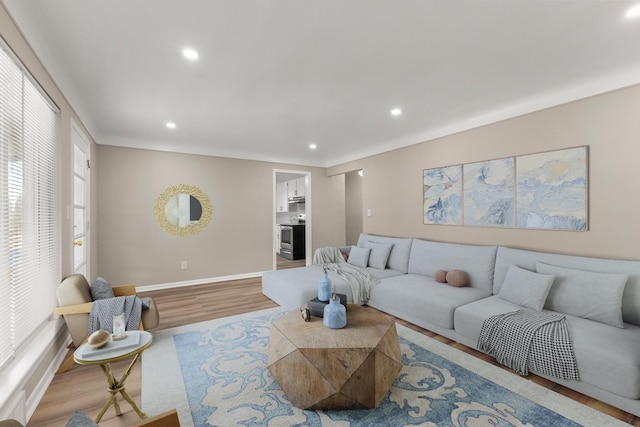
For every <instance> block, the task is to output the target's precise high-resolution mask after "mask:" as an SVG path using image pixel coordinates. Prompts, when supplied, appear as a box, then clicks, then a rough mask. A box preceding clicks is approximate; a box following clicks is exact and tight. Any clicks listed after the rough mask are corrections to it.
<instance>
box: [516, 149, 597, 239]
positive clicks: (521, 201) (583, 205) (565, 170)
mask: <svg viewBox="0 0 640 427" xmlns="http://www.w3.org/2000/svg"><path fill="white" fill-rule="evenodd" d="M516 212H517V214H516V226H517V227H519V228H541V229H561V230H577V231H584V230H586V229H587V147H577V148H570V149H566V150H558V151H550V152H546V153H539V154H530V155H526V156H518V157H516Z"/></svg>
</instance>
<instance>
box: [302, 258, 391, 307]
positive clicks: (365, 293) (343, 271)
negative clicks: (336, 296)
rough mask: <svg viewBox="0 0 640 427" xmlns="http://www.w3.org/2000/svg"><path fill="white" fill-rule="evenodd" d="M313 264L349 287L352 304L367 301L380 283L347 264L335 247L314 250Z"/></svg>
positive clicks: (361, 270) (363, 271)
mask: <svg viewBox="0 0 640 427" xmlns="http://www.w3.org/2000/svg"><path fill="white" fill-rule="evenodd" d="M313 264H314V265H316V266H318V267H321V268H326V269H327V271H328V272H331V273H333V274H335V275H336V276H338V277H339V278H341V279H343V280H344V281H345V282H347V283H348V284H349V286H350V287H351V294H352V296H353V303H354V304H360V305H362V304H365V303H366V302H367V301H369V297H370V296H371V290H372V289H373V287H374V286H375V285H377V284H378V283H380V280H379V279H378V278H377V277H374V276H373V275H371V274H370V273H369V272H368V271H366V270H363V269H362V268H359V267H356V266H355V265H351V264H348V263H347V262H346V261H345V260H344V258H343V256H342V252H340V249H338V248H335V247H327V248H318V249H316V252H315V253H314V254H313Z"/></svg>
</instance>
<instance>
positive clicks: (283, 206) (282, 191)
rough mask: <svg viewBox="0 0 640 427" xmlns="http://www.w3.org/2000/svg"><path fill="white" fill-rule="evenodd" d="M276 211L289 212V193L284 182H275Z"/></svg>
mask: <svg viewBox="0 0 640 427" xmlns="http://www.w3.org/2000/svg"><path fill="white" fill-rule="evenodd" d="M276 212H289V193H288V189H287V183H286V182H281V183H279V184H276Z"/></svg>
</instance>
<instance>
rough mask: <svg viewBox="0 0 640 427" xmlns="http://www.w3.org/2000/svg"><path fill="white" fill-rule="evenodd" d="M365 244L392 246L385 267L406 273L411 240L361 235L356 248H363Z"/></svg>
mask: <svg viewBox="0 0 640 427" xmlns="http://www.w3.org/2000/svg"><path fill="white" fill-rule="evenodd" d="M365 242H373V243H385V244H392V245H393V246H392V247H391V252H390V253H389V258H388V260H387V267H389V268H392V269H394V270H397V271H399V272H401V273H406V272H407V269H408V266H409V252H410V251H411V244H412V242H413V239H403V238H398V237H385V236H374V235H372V234H364V233H361V234H360V237H359V238H358V244H357V246H359V247H361V248H364V247H365Z"/></svg>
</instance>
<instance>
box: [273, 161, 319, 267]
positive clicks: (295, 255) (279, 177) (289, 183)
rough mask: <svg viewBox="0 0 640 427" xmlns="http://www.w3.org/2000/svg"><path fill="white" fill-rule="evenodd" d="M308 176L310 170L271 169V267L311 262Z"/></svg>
mask: <svg viewBox="0 0 640 427" xmlns="http://www.w3.org/2000/svg"><path fill="white" fill-rule="evenodd" d="M310 180H311V173H310V172H306V171H292V170H280V169H274V190H273V194H274V216H273V218H274V239H273V242H274V245H273V249H274V263H273V266H274V269H284V268H292V267H303V266H305V265H307V262H309V263H310V262H311V255H312V254H311V253H310V252H311V215H310V214H311V182H310ZM307 260H308V261H307Z"/></svg>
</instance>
